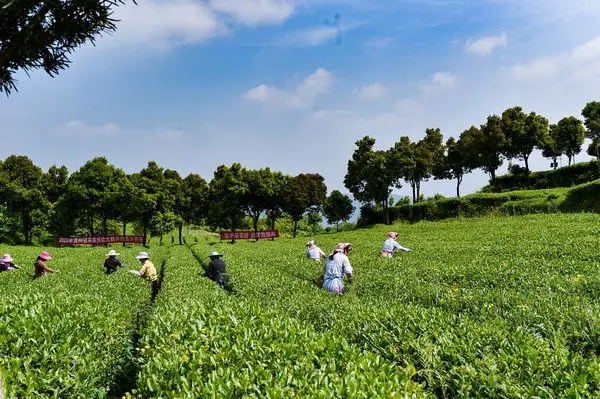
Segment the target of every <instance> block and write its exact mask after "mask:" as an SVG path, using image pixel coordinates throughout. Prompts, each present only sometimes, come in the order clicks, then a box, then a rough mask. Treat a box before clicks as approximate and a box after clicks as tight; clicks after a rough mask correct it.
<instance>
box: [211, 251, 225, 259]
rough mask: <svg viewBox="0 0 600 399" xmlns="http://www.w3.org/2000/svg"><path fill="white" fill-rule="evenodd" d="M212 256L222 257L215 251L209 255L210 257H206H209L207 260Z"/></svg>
mask: <svg viewBox="0 0 600 399" xmlns="http://www.w3.org/2000/svg"><path fill="white" fill-rule="evenodd" d="M213 256H223V255H221V254H220V253H218V252H217V251H212V252H211V253H210V255H208V257H209V258H212V257H213Z"/></svg>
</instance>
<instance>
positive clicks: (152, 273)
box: [129, 252, 158, 298]
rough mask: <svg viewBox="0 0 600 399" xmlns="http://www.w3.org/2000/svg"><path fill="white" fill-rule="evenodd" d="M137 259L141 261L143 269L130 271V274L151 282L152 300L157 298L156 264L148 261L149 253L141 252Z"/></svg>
mask: <svg viewBox="0 0 600 399" xmlns="http://www.w3.org/2000/svg"><path fill="white" fill-rule="evenodd" d="M135 258H136V259H139V260H140V263H141V264H142V267H141V269H140V270H130V271H129V272H130V273H132V274H135V275H136V276H140V277H143V278H145V279H146V280H148V281H150V284H151V285H152V298H154V297H156V295H157V294H158V276H157V274H156V267H154V264H153V263H152V262H150V260H149V259H148V253H147V252H140V253H139V255H138V256H136V257H135Z"/></svg>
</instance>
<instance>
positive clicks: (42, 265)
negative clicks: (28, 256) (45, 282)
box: [33, 251, 58, 279]
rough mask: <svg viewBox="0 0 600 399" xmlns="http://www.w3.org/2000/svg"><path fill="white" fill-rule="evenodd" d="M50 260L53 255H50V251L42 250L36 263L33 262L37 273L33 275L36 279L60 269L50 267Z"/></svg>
mask: <svg viewBox="0 0 600 399" xmlns="http://www.w3.org/2000/svg"><path fill="white" fill-rule="evenodd" d="M49 260H52V256H50V253H49V252H48V251H42V252H40V254H39V255H38V257H37V259H36V260H35V263H34V264H33V266H34V267H35V275H34V276H33V278H34V279H35V278H40V277H43V276H45V275H46V274H48V273H56V272H57V271H58V270H52V269H51V268H49V267H48V265H47V264H46V262H48V261H49Z"/></svg>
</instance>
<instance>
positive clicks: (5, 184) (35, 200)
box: [0, 155, 50, 244]
mask: <svg viewBox="0 0 600 399" xmlns="http://www.w3.org/2000/svg"><path fill="white" fill-rule="evenodd" d="M41 183H42V170H41V169H40V168H39V167H37V166H35V165H34V163H33V162H32V161H31V160H30V159H29V158H28V157H26V156H22V155H11V156H9V157H8V158H6V159H5V160H4V162H2V164H1V169H0V194H1V195H2V198H3V201H4V204H5V206H6V213H7V216H8V217H13V218H15V219H17V220H18V221H19V224H20V229H21V232H22V233H23V238H24V240H25V242H26V243H27V244H30V243H31V240H32V232H33V231H34V228H36V227H38V226H40V225H42V226H45V225H46V223H47V218H46V217H45V215H46V214H47V212H48V210H49V209H50V203H49V201H48V199H47V198H46V196H45V194H44V193H43V191H42V190H43V187H42V184H41Z"/></svg>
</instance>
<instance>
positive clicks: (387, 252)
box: [381, 231, 410, 258]
mask: <svg viewBox="0 0 600 399" xmlns="http://www.w3.org/2000/svg"><path fill="white" fill-rule="evenodd" d="M396 237H398V233H396V232H393V231H391V232H389V233H388V238H387V239H386V240H385V241H384V242H383V249H382V250H381V256H384V257H386V258H391V257H392V255H393V254H394V251H406V252H409V251H410V249H408V248H405V247H403V246H402V245H400V244H398V243H397V242H396Z"/></svg>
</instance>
